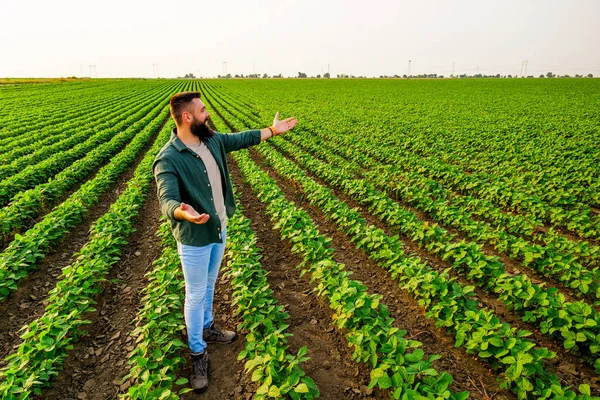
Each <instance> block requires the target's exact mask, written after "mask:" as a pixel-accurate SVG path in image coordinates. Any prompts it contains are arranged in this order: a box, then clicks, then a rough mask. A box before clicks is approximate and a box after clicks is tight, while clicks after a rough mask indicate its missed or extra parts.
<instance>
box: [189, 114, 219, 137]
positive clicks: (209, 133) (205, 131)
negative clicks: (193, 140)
mask: <svg viewBox="0 0 600 400" xmlns="http://www.w3.org/2000/svg"><path fill="white" fill-rule="evenodd" d="M207 120H208V118H207ZM190 132H192V134H193V135H194V136H197V137H198V138H199V139H200V140H202V141H203V142H204V141H206V139H208V138H210V137H213V135H214V134H215V132H214V131H213V130H212V129H210V128H209V127H208V125H207V124H206V121H204V122H200V121H199V120H197V119H194V122H192V125H190Z"/></svg>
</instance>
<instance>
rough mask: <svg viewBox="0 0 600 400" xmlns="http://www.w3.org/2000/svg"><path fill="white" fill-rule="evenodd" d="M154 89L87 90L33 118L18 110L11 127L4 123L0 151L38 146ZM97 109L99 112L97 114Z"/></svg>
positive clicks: (146, 94) (148, 93)
mask: <svg viewBox="0 0 600 400" xmlns="http://www.w3.org/2000/svg"><path fill="white" fill-rule="evenodd" d="M157 90H161V89H160V88H152V89H151V90H149V91H144V90H131V88H130V87H122V88H120V90H115V91H114V92H112V93H111V92H109V93H108V94H106V93H105V92H101V91H98V92H95V91H91V90H90V91H89V92H88V93H87V96H86V97H85V98H79V97H78V98H77V102H73V103H70V104H65V103H64V102H63V103H61V102H57V103H56V104H54V106H53V107H51V108H50V109H43V112H41V114H40V115H39V116H38V117H37V118H33V117H32V116H31V115H29V113H27V112H23V113H19V114H17V115H16V116H15V120H14V122H13V124H11V125H14V126H12V127H11V126H10V125H5V126H4V129H9V128H10V131H11V133H12V134H11V135H10V136H8V137H6V138H4V139H0V154H3V155H4V154H6V153H8V151H9V150H11V149H16V148H19V149H23V148H24V147H27V148H28V149H29V151H31V149H33V147H32V146H28V145H31V144H33V143H40V147H42V146H46V145H47V144H50V143H53V142H56V136H55V135H57V134H61V133H63V132H65V130H67V129H71V130H72V129H73V128H74V127H78V126H82V125H86V124H87V123H89V122H90V121H94V120H97V119H99V118H102V117H103V115H102V114H106V113H107V112H108V111H114V110H116V109H122V107H123V106H124V105H125V104H128V103H129V104H132V103H137V102H138V101H141V100H142V99H143V98H146V97H147V96H148V95H152V92H155V91H157ZM99 110H103V111H100V113H99ZM40 128H43V130H44V131H45V132H44V134H43V135H41V136H40V135H36V134H33V133H34V132H38V131H39V130H40ZM48 128H51V129H48ZM22 154H28V153H22ZM3 157H4V156H3Z"/></svg>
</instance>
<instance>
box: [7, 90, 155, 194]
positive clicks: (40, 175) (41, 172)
mask: <svg viewBox="0 0 600 400" xmlns="http://www.w3.org/2000/svg"><path fill="white" fill-rule="evenodd" d="M164 98H165V96H164V94H163V96H161V97H160V98H156V99H155V100H154V102H153V103H150V104H148V105H146V106H144V107H143V108H142V109H141V110H139V111H137V112H136V113H134V114H133V115H129V116H127V117H126V118H124V119H123V120H121V119H118V122H115V121H111V122H105V123H104V126H105V128H106V129H103V130H101V131H100V132H99V133H97V134H94V135H92V136H90V137H89V139H87V140H85V141H84V142H83V143H80V144H78V145H76V146H75V147H73V148H71V149H69V150H66V151H63V152H59V153H55V154H52V155H49V156H48V157H47V158H46V159H45V160H44V161H42V162H41V163H39V164H36V165H31V166H29V167H26V168H25V169H24V170H22V171H21V172H19V173H17V174H15V175H12V176H11V177H9V178H8V179H5V180H3V181H2V182H0V205H1V206H5V205H6V204H8V202H9V200H10V199H11V198H12V197H13V196H14V195H15V194H17V193H19V192H22V191H24V190H27V189H29V188H31V187H34V186H36V185H38V184H40V183H42V182H44V181H46V180H47V179H48V178H50V177H51V176H53V175H54V174H56V173H58V172H59V171H61V170H62V169H64V168H66V167H67V166H69V165H70V164H71V163H73V162H74V161H76V160H77V159H79V158H81V157H83V156H85V154H87V153H88V152H90V151H91V150H92V149H94V148H95V147H97V146H99V145H100V144H102V143H104V142H106V141H108V140H110V139H111V138H112V137H113V136H115V135H116V134H118V133H119V132H120V131H121V130H123V129H126V127H128V126H129V125H131V124H132V123H134V122H136V121H139V120H140V119H142V118H151V117H153V116H156V115H157V114H159V113H160V111H161V110H162V109H163V108H164V105H165V99H164ZM109 125H110V126H111V127H110V128H109V127H108V126H109ZM85 131H87V132H88V134H89V133H90V132H91V131H92V129H89V130H85Z"/></svg>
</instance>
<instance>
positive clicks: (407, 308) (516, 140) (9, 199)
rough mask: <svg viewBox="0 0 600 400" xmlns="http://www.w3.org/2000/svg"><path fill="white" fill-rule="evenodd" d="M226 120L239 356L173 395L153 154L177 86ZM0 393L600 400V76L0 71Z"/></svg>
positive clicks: (166, 235) (181, 331)
mask: <svg viewBox="0 0 600 400" xmlns="http://www.w3.org/2000/svg"><path fill="white" fill-rule="evenodd" d="M185 90H197V91H200V92H201V93H202V99H203V101H204V103H205V104H206V106H207V109H208V110H209V112H210V113H211V124H212V125H213V127H214V129H215V130H217V131H219V132H224V133H225V132H236V131H243V130H248V129H254V128H263V127H265V126H268V125H270V124H271V122H272V119H273V115H274V114H275V112H276V111H279V112H280V113H281V116H282V118H286V117H289V116H295V117H297V118H298V120H299V121H300V122H299V124H298V126H297V127H296V128H294V130H292V131H291V132H288V133H286V134H284V135H281V136H278V137H275V138H273V139H270V140H268V141H266V142H264V143H261V144H260V145H258V146H255V147H252V148H250V149H248V150H241V151H239V152H235V153H232V154H230V155H229V167H230V172H231V175H232V181H233V184H234V186H235V192H236V198H237V199H236V202H237V204H238V211H237V213H236V215H235V216H234V217H233V218H232V219H230V221H229V223H228V229H227V231H228V247H227V252H226V256H225V260H224V262H223V265H222V269H221V271H222V272H221V276H220V280H219V281H218V285H217V289H216V290H217V291H216V295H215V310H216V311H215V316H216V318H217V320H218V321H219V323H220V324H221V325H223V326H225V327H228V328H236V329H237V330H238V331H239V332H240V338H239V339H238V340H237V341H236V342H235V343H234V344H232V345H231V346H224V347H214V348H213V347H210V346H209V350H208V351H209V357H210V360H211V384H210V388H209V390H208V392H207V393H206V394H204V395H201V396H200V395H194V394H193V393H188V392H187V390H186V387H187V385H188V382H187V379H186V378H187V377H188V376H189V362H188V351H187V345H186V337H185V326H184V321H183V314H182V310H183V297H184V292H183V276H182V272H181V267H180V265H179V259H178V256H177V251H176V246H175V243H174V241H173V238H172V236H171V235H170V231H169V229H168V227H167V225H166V224H165V223H164V220H162V219H161V217H160V212H159V207H158V200H157V198H156V186H155V184H154V178H153V176H152V171H151V164H152V161H153V159H154V157H155V155H156V154H157V152H158V150H159V149H160V148H161V147H162V145H163V144H164V143H165V142H166V141H167V140H168V138H169V135H170V131H171V129H172V127H173V122H172V120H171V119H170V117H169V111H168V109H169V107H168V102H169V98H170V97H171V96H172V95H173V94H175V93H177V92H180V91H185ZM0 104H1V105H2V107H0V160H2V162H1V163H0V202H1V204H0V207H1V210H0V229H1V232H0V238H1V243H0V315H2V316H4V318H2V322H0V343H1V346H0V398H2V399H25V398H39V399H42V398H43V399H71V398H72V399H105V398H111V399H112V398H127V399H129V398H131V399H152V398H183V399H192V398H210V399H249V398H259V399H260V398H290V399H301V398H302V399H306V398H317V397H320V398H324V399H358V398H371V399H384V398H397V399H398V398H402V399H419V398H430V399H438V398H439V399H465V398H474V399H491V398H494V399H529V398H531V399H533V398H549V399H590V398H600V397H599V396H600V382H599V376H598V374H600V271H599V268H600V162H599V160H600V81H599V80H597V79H510V80H509V79H490V80H487V79H469V80H383V79H379V80H374V79H365V80H359V79H351V80H342V79H339V80H320V79H319V80H314V79H310V80H301V79H294V80H292V79H285V80H271V79H269V80H267V79H264V80H260V79H258V80H89V81H72V82H45V83H31V84H23V85H18V84H17V85H9V86H1V85H0Z"/></svg>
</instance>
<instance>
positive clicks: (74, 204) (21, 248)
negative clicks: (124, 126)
mask: <svg viewBox="0 0 600 400" xmlns="http://www.w3.org/2000/svg"><path fill="white" fill-rule="evenodd" d="M163 108H164V106H163ZM167 117H168V109H164V110H163V112H162V113H161V114H160V115H159V116H158V117H157V118H155V119H154V120H153V121H151V122H150V123H149V124H148V125H147V126H146V127H145V128H144V129H143V130H142V132H140V133H138V134H137V136H136V137H135V138H134V140H133V141H132V142H131V143H130V144H129V145H128V146H127V147H126V148H125V149H124V150H123V151H121V152H120V153H119V154H117V155H116V156H115V157H113V158H112V159H111V162H110V163H108V164H107V165H106V166H105V167H103V168H102V169H100V170H99V171H98V173H97V174H96V176H95V177H94V178H93V179H91V180H89V181H87V182H85V183H84V184H83V185H82V186H81V187H80V188H79V189H78V190H77V191H76V192H75V193H73V194H72V195H71V196H70V197H69V198H68V199H66V200H65V201H64V202H62V203H61V204H60V205H58V206H57V207H55V208H54V209H53V210H52V211H51V212H50V213H48V214H47V215H46V216H45V217H44V218H43V219H42V220H41V221H40V222H39V223H37V224H36V225H35V226H34V227H32V228H31V229H29V230H28V231H26V232H25V233H24V234H23V235H15V238H14V240H13V241H12V242H11V243H10V244H9V246H8V247H7V248H6V249H5V250H4V251H3V252H2V253H1V254H0V301H1V300H4V299H6V297H7V296H8V295H9V293H10V292H11V291H13V290H16V289H17V284H18V282H19V281H21V280H22V279H24V278H26V277H27V276H28V275H29V272H30V271H31V270H32V269H34V268H35V266H36V264H37V262H38V261H40V260H41V259H43V258H44V257H45V256H46V253H47V252H48V250H49V249H50V248H51V247H52V246H53V245H55V244H57V243H59V242H60V241H61V239H62V238H63V237H64V235H65V234H67V233H68V232H69V231H70V230H71V229H72V228H73V227H75V226H77V225H78V224H79V223H80V222H81V221H82V220H83V218H84V217H85V215H86V214H87V212H88V210H89V209H90V207H92V206H94V205H95V204H97V202H98V201H99V199H100V196H101V195H102V194H103V193H105V192H106V191H107V190H108V189H109V188H110V187H111V186H112V184H114V182H115V181H116V180H117V178H118V177H119V175H120V174H121V173H122V172H123V171H124V170H125V169H126V168H127V167H128V166H129V165H131V163H133V161H134V160H135V159H136V157H137V156H138V155H139V153H140V152H141V150H142V149H143V147H144V146H145V145H146V143H147V142H148V141H149V140H150V139H151V138H152V137H153V136H155V135H156V132H157V131H158V130H159V129H160V127H161V126H162V125H163V124H164V122H165V119H166V118H167Z"/></svg>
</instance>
